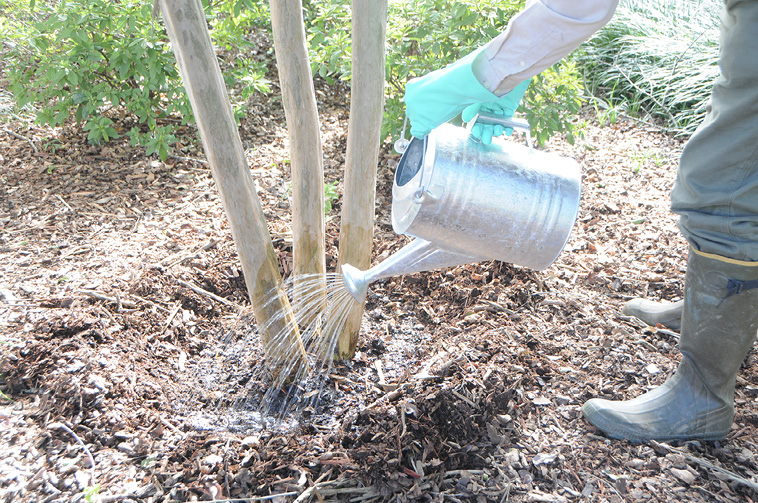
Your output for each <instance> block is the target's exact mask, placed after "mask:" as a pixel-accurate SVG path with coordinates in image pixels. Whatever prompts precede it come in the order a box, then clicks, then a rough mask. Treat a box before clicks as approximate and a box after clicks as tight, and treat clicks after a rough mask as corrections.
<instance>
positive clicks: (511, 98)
mask: <svg viewBox="0 0 758 503" xmlns="http://www.w3.org/2000/svg"><path fill="white" fill-rule="evenodd" d="M531 80H532V79H531V78H529V79H526V80H525V81H523V82H522V83H520V84H519V85H517V86H516V87H514V88H513V90H511V92H509V93H508V94H506V95H504V96H503V97H501V98H499V99H497V100H496V101H490V102H487V103H475V104H473V105H469V106H467V107H466V108H465V109H464V110H463V113H462V114H461V118H462V119H463V122H469V121H470V120H472V119H473V118H474V117H476V114H478V113H485V114H488V115H500V116H503V117H506V118H510V117H513V114H514V113H515V112H516V109H517V108H518V105H519V103H520V102H521V98H523V96H524V93H525V92H526V88H527V87H529V83H530V82H531ZM512 132H513V129H511V128H506V127H503V126H492V125H488V124H479V123H476V124H474V127H473V128H471V135H472V136H475V137H477V138H479V140H480V141H481V142H482V143H484V144H485V145H489V144H490V143H492V138H493V137H494V136H500V135H501V134H503V133H505V134H506V135H507V136H509V135H510V134H511V133H512Z"/></svg>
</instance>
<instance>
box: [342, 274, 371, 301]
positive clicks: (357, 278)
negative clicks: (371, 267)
mask: <svg viewBox="0 0 758 503" xmlns="http://www.w3.org/2000/svg"><path fill="white" fill-rule="evenodd" d="M340 272H341V273H342V278H343V279H344V280H345V286H346V287H347V290H348V291H349V292H350V295H352V296H353V298H354V299H355V301H356V302H358V303H361V302H363V299H365V298H366V294H367V293H368V285H369V281H367V280H366V271H361V270H360V269H358V268H357V267H353V266H351V265H350V264H342V265H341V266H340Z"/></svg>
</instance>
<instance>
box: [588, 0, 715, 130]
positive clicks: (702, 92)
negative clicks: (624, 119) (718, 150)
mask: <svg viewBox="0 0 758 503" xmlns="http://www.w3.org/2000/svg"><path fill="white" fill-rule="evenodd" d="M720 7H721V3H720V2H718V1H717V0H701V1H699V2H698V1H696V2H693V1H691V0H622V2H621V4H620V5H619V7H618V9H617V11H616V16H615V18H614V20H613V21H611V23H609V24H608V26H606V27H605V28H604V29H603V30H601V31H599V32H598V33H597V35H596V36H595V37H593V38H592V39H591V40H590V41H589V42H587V43H586V44H585V46H584V50H583V54H582V56H581V57H580V61H581V63H582V64H583V65H584V68H585V72H584V78H585V82H586V85H587V88H588V90H589V91H590V92H591V93H592V94H594V95H595V96H596V97H597V98H598V99H600V100H602V103H603V106H604V107H605V108H608V109H611V110H614V111H616V110H619V111H625V112H627V113H628V114H630V115H633V116H639V115H644V114H648V115H651V116H653V117H657V118H660V119H662V120H663V121H664V123H665V124H666V126H667V127H668V128H670V129H671V130H673V131H676V132H679V133H683V134H691V133H692V132H694V130H695V128H696V127H697V125H698V124H699V123H700V122H701V121H702V119H703V117H704V116H705V107H706V104H707V103H708V99H709V97H710V93H711V89H712V87H713V81H714V79H715V78H716V76H717V75H718V73H719V69H718V50H719V49H718V38H719V30H718V27H719V17H718V16H719V10H720ZM614 113H615V112H614Z"/></svg>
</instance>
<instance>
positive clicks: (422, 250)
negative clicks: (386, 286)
mask: <svg viewBox="0 0 758 503" xmlns="http://www.w3.org/2000/svg"><path fill="white" fill-rule="evenodd" d="M480 260H485V259H484V257H479V256H475V255H468V254H465V253H459V252H456V251H451V250H444V249H442V248H440V247H438V246H437V245H435V244H433V243H431V242H429V241H426V240H424V239H414V240H413V241H411V242H410V243H408V244H407V245H405V246H404V247H403V248H401V249H400V250H398V251H397V252H395V253H393V254H392V255H390V256H389V257H387V259H385V260H384V261H382V262H380V263H378V264H377V265H375V266H374V267H372V268H370V269H366V270H365V271H361V270H360V269H358V268H356V267H353V266H351V265H350V264H343V265H342V266H341V268H340V272H342V277H343V279H344V280H345V286H346V287H347V289H348V291H349V292H350V294H351V295H352V296H353V298H354V299H355V300H356V302H363V301H364V300H365V299H366V294H367V293H368V286H369V284H371V283H373V282H374V281H376V280H379V279H382V278H389V277H391V276H400V275H402V274H413V273H415V272H421V271H431V270H434V269H442V268H443V267H452V266H456V265H462V264H470V263H471V262H478V261H480Z"/></svg>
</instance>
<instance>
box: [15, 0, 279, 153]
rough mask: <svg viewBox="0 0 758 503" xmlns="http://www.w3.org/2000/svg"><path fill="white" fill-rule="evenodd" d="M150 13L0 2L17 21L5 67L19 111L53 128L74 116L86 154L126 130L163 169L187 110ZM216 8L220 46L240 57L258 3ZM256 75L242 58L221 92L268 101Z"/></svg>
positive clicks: (78, 4) (77, 3) (100, 4)
mask: <svg viewBox="0 0 758 503" xmlns="http://www.w3.org/2000/svg"><path fill="white" fill-rule="evenodd" d="M152 8H153V6H152V2H146V1H143V0H120V1H118V2H111V1H108V0H63V1H60V2H58V1H53V0H46V1H43V2H41V3H35V0H32V1H31V3H28V4H27V3H26V2H24V1H23V0H0V9H2V10H3V11H4V12H13V13H14V14H13V16H14V17H13V18H12V19H11V20H10V21H9V22H8V24H9V27H10V29H9V32H10V33H9V40H10V43H9V44H8V47H6V54H5V55H4V59H5V60H6V62H8V68H7V79H8V82H9V88H10V90H11V91H12V92H13V94H14V96H15V99H16V102H17V104H18V106H19V107H23V106H25V105H27V104H32V105H34V107H36V114H37V121H38V122H40V123H42V124H50V125H52V126H58V125H61V124H63V123H64V122H65V121H67V120H69V119H70V118H71V117H72V116H73V118H74V119H75V120H76V121H77V122H78V123H79V124H81V125H82V127H83V129H84V130H85V131H87V133H88V136H87V138H88V141H89V142H90V143H92V144H98V143H101V142H107V141H109V140H111V139H113V138H116V137H118V136H120V133H119V128H121V127H123V126H124V125H125V124H126V123H127V122H131V123H132V124H134V125H133V126H132V127H131V129H130V130H129V131H128V132H127V133H126V134H127V135H128V136H129V137H130V139H131V142H132V144H135V145H136V144H139V145H142V146H144V147H146V149H147V153H148V154H152V153H157V154H158V155H159V156H160V157H161V158H162V159H165V158H166V157H167V155H168V153H169V150H170V147H171V144H173V143H174V142H175V136H174V128H175V125H176V123H177V122H181V123H186V122H187V121H189V120H191V118H192V109H191V107H190V104H189V101H188V98H187V96H186V93H185V91H184V87H183V86H182V82H181V79H180V77H179V73H178V70H177V68H176V64H175V60H174V55H173V53H172V51H171V49H170V47H169V44H168V40H167V37H166V35H165V33H164V31H163V29H162V27H161V26H160V22H159V21H154V20H153V19H152ZM214 8H216V9H219V10H218V12H219V13H220V14H218V15H216V16H215V18H212V19H211V22H212V25H213V26H218V30H214V32H215V34H216V35H218V37H217V40H216V43H217V44H219V45H222V46H225V47H238V48H242V47H246V45H245V44H243V40H244V34H245V33H247V31H248V30H247V29H246V27H247V26H248V25H250V24H252V23H253V22H258V21H259V20H260V16H261V15H266V14H265V10H263V9H262V8H261V2H256V1H254V0H222V1H220V2H217V3H216V4H214ZM262 12H263V14H262ZM247 46H249V43H248V45H247ZM261 65H262V64H261V63H260V62H256V61H253V60H249V59H246V58H244V57H241V58H238V59H237V60H235V64H234V65H233V66H231V67H230V68H229V69H228V72H227V83H228V84H231V85H233V84H234V83H235V82H237V81H241V82H244V87H243V89H244V90H245V91H246V92H247V93H250V92H254V91H267V90H268V87H267V83H266V82H265V80H264V79H263V76H262V71H261ZM242 96H243V99H244V98H245V97H246V94H244V93H243V95H242ZM177 118H179V119H180V120H177ZM123 119H127V120H123ZM117 123H118V124H117ZM159 124H161V125H159Z"/></svg>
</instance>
